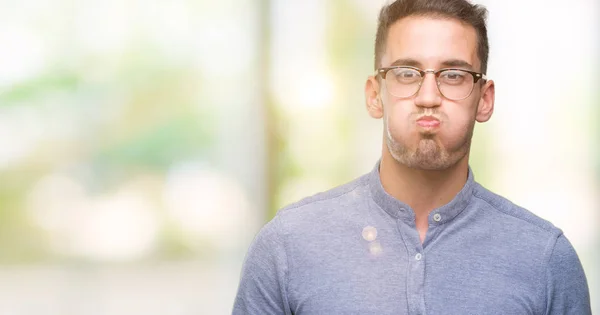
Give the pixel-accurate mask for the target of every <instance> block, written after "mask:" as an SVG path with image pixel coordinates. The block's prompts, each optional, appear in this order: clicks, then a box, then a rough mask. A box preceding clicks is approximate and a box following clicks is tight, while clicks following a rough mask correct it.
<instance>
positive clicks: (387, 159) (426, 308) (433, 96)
mask: <svg viewBox="0 0 600 315" xmlns="http://www.w3.org/2000/svg"><path fill="white" fill-rule="evenodd" d="M486 14H487V11H486V9H485V8H483V7H481V6H478V5H472V4H470V3H468V2H467V1H465V0H398V1H395V2H393V3H391V4H390V5H388V6H385V7H384V8H383V9H382V10H381V13H380V16H379V23H378V29H377V35H376V43H375V69H376V72H375V74H374V75H373V76H371V77H369V78H368V80H367V82H366V87H365V96H366V103H367V110H368V112H369V114H370V115H371V116H372V117H373V118H383V127H384V128H383V140H384V141H383V150H382V156H381V160H380V162H379V163H377V165H376V166H375V168H374V169H373V171H372V172H371V173H370V174H366V175H364V176H362V177H360V178H358V179H356V180H355V181H353V182H351V183H348V184H345V185H343V186H340V187H337V188H335V189H333V190H330V191H327V192H324V193H320V194H317V195H315V196H312V197H309V198H306V199H304V200H302V201H300V202H298V203H295V204H292V205H290V206H288V207H286V208H284V209H282V210H280V211H279V212H278V214H277V215H276V217H275V218H274V219H273V220H272V221H271V222H269V223H268V224H267V225H266V226H265V227H263V229H262V230H261V231H260V232H259V234H258V235H257V236H256V238H255V240H254V242H253V244H252V245H251V247H250V249H249V252H248V254H247V257H246V260H245V263H244V267H243V270H242V276H241V282H240V286H239V291H238V294H237V297H236V300H235V305H234V310H233V313H234V314H257V315H258V314H260V315H266V314H295V315H304V314H461V315H462V314H556V315H558V314H561V315H563V314H573V315H575V314H577V315H582V314H591V310H590V301H589V292H588V288H587V282H586V278H585V275H584V272H583V269H582V267H581V263H580V262H579V259H578V257H577V254H576V253H575V251H574V249H573V247H572V246H571V244H570V243H569V241H568V240H567V239H566V238H565V236H564V235H563V234H562V232H561V231H560V230H559V229H558V228H556V227H554V226H553V225H552V224H550V223H549V222H547V221H544V220H542V219H540V218H538V217H536V216H535V215H533V214H532V213H530V212H529V211H527V210H525V209H523V208H520V207H519V206H517V205H514V204H512V203H511V202H510V201H508V200H506V199H504V198H502V197H500V196H498V195H495V194H494V193H492V192H490V191H488V190H486V189H485V188H483V187H482V186H481V185H479V184H477V183H476V182H475V181H474V177H473V173H472V171H471V170H470V168H469V164H468V160H469V150H470V144H471V137H472V134H473V128H474V124H475V122H476V121H477V122H486V121H487V120H489V119H490V117H491V116H492V113H493V110H494V89H495V88H494V82H493V81H492V80H489V79H488V78H487V77H486V75H485V73H486V67H487V60H488V50H489V48H488V40H487V30H486V25H485V18H486Z"/></svg>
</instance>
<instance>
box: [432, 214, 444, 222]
mask: <svg viewBox="0 0 600 315" xmlns="http://www.w3.org/2000/svg"><path fill="white" fill-rule="evenodd" d="M433 220H434V221H435V222H440V221H441V220H442V216H441V215H440V214H439V213H436V214H435V215H433Z"/></svg>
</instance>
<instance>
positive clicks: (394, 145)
mask: <svg viewBox="0 0 600 315" xmlns="http://www.w3.org/2000/svg"><path fill="white" fill-rule="evenodd" d="M474 127H475V122H473V123H472V124H471V125H469V126H467V130H465V132H464V137H463V138H462V139H461V141H460V142H459V143H458V144H457V145H455V146H454V147H453V148H450V149H448V148H446V147H443V146H441V145H440V143H439V142H438V141H437V139H436V137H437V136H436V135H435V134H430V133H423V134H419V137H420V139H419V142H418V144H417V147H416V148H414V149H411V148H409V147H408V146H406V145H404V144H402V143H400V142H398V141H396V140H395V139H394V138H393V136H392V133H391V131H390V128H389V124H386V127H385V128H386V144H387V148H388V151H389V152H390V154H391V156H392V157H393V158H394V160H396V161H397V162H398V163H401V164H403V165H405V166H407V167H410V168H414V169H420V170H429V171H441V170H446V169H448V168H450V167H452V166H454V165H456V164H457V163H458V162H459V161H460V160H461V159H462V158H464V157H465V156H466V155H467V153H468V152H469V149H470V147H471V138H472V137H473V129H474Z"/></svg>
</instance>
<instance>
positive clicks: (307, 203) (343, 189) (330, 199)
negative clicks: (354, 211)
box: [276, 175, 370, 221]
mask: <svg viewBox="0 0 600 315" xmlns="http://www.w3.org/2000/svg"><path fill="white" fill-rule="evenodd" d="M369 196H370V193H369V190H368V175H363V176H361V177H358V178H356V179H354V180H353V181H351V182H348V183H346V184H343V185H340V186H337V187H335V188H332V189H330V190H327V191H324V192H320V193H317V194H315V195H312V196H309V197H306V198H303V199H302V200H299V201H297V202H294V203H292V204H289V205H287V206H285V207H283V208H281V209H280V210H279V211H278V212H277V215H276V217H280V218H281V220H284V221H289V220H299V219H303V218H304V219H308V218H310V217H314V216H317V217H318V216H323V215H332V214H336V213H339V212H340V211H348V210H351V208H352V207H353V206H355V205H357V204H358V203H361V202H364V199H365V198H367V197H369Z"/></svg>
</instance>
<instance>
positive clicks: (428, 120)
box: [417, 116, 440, 128]
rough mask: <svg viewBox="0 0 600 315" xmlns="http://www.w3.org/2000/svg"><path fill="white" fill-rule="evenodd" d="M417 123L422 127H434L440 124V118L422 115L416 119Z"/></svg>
mask: <svg viewBox="0 0 600 315" xmlns="http://www.w3.org/2000/svg"><path fill="white" fill-rule="evenodd" d="M417 125H419V126H420V127H423V128H435V127H438V126H439V125H440V120H439V119H437V118H435V117H433V116H423V117H421V118H419V119H417Z"/></svg>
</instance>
